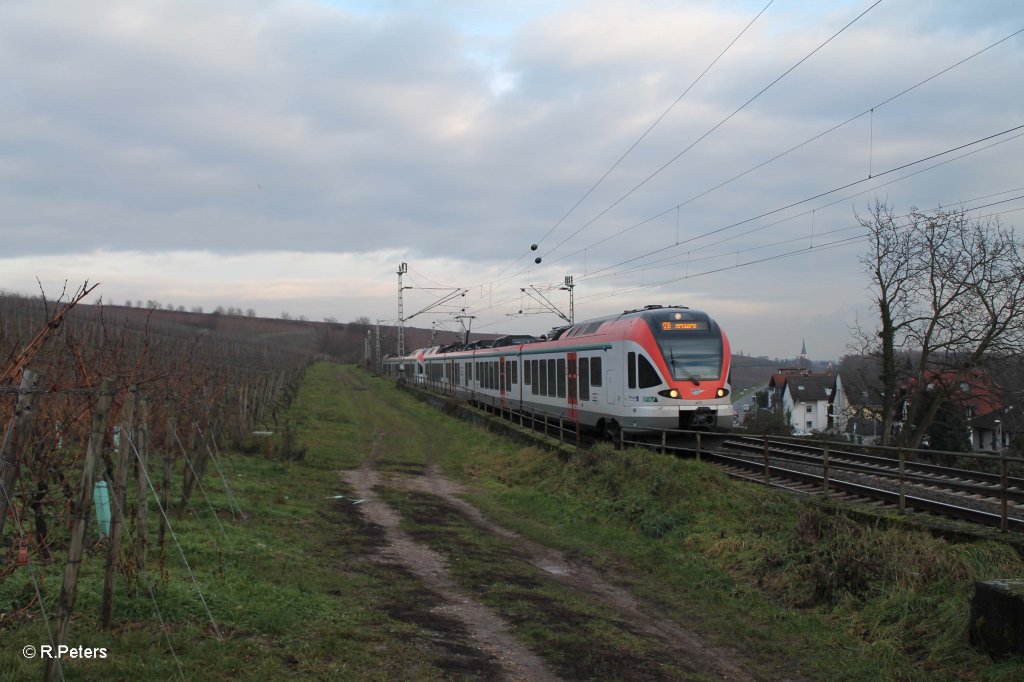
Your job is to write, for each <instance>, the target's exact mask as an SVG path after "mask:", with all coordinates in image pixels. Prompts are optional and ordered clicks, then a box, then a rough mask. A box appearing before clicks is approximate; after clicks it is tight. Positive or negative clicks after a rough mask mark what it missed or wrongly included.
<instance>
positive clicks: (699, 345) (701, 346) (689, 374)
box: [658, 332, 722, 383]
mask: <svg viewBox="0 0 1024 682" xmlns="http://www.w3.org/2000/svg"><path fill="white" fill-rule="evenodd" d="M658 345H659V346H660V347H661V352H662V355H663V356H664V358H665V364H666V365H668V368H669V371H671V372H672V378H673V379H677V380H683V381H693V382H695V383H696V382H699V381H704V380H712V379H718V378H719V377H720V376H721V375H722V336H721V335H720V334H716V333H714V332H710V333H709V332H704V333H694V334H688V335H685V336H676V335H672V336H668V335H664V334H661V335H658Z"/></svg>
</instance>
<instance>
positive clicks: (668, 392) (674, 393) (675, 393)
mask: <svg viewBox="0 0 1024 682" xmlns="http://www.w3.org/2000/svg"><path fill="white" fill-rule="evenodd" d="M658 395H660V396H661V397H663V398H672V399H674V400H678V399H679V398H681V397H682V396H681V395H679V389H676V388H666V389H665V390H664V391H658Z"/></svg>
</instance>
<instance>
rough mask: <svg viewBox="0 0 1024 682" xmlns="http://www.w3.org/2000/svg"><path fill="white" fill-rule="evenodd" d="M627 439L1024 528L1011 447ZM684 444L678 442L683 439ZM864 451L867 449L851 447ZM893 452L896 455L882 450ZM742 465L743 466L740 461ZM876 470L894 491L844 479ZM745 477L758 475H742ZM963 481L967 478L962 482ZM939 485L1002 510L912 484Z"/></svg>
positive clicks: (496, 410) (478, 396)
mask: <svg viewBox="0 0 1024 682" xmlns="http://www.w3.org/2000/svg"><path fill="white" fill-rule="evenodd" d="M423 383H424V384H425V385H426V386H425V387H426V388H429V389H430V390H432V391H434V392H438V393H441V394H445V395H449V396H450V397H451V398H452V399H455V398H456V395H455V388H456V387H455V386H454V385H452V384H451V383H450V382H448V381H445V380H440V381H438V380H428V381H425V382H423ZM469 402H471V403H473V404H475V405H476V406H478V407H479V408H481V409H483V410H485V411H486V412H488V413H491V414H494V415H496V416H500V417H502V418H504V419H507V420H509V421H511V422H513V423H516V422H518V424H519V425H520V426H522V427H524V428H525V427H527V426H528V427H529V428H530V430H531V431H534V432H539V433H542V434H543V435H544V436H545V437H549V438H550V437H557V438H558V440H559V442H560V443H573V444H575V445H576V446H577V447H582V446H583V445H584V444H590V443H591V442H593V441H594V440H596V438H594V437H593V436H589V435H587V434H586V433H583V432H581V431H580V426H579V422H578V421H576V420H570V419H568V418H567V417H566V416H565V414H563V413H558V412H554V411H546V410H543V409H537V408H533V407H520V406H519V405H518V404H517V401H514V400H512V399H509V398H499V397H495V396H492V395H489V394H483V393H471V394H470V396H469ZM633 433H634V434H636V435H634V436H633V437H631V438H627V436H626V433H625V431H623V430H621V429H620V430H619V431H618V432H617V433H616V434H615V438H614V443H615V446H616V447H618V448H619V449H625V448H626V447H629V446H633V447H641V448H645V449H654V450H657V451H659V452H661V453H663V454H668V453H675V454H687V455H692V456H694V457H696V458H697V459H698V460H700V459H706V460H709V461H712V462H715V463H720V464H724V465H725V466H732V467H738V466H742V467H744V468H746V469H747V470H751V469H755V470H756V472H757V473H760V474H761V476H760V477H759V480H760V481H761V482H763V483H764V484H765V485H768V486H772V485H778V483H777V481H782V480H790V481H798V482H800V483H803V484H811V485H812V486H813V487H814V488H817V489H818V490H820V493H821V494H823V495H825V496H828V495H829V494H830V492H831V491H837V492H844V493H849V494H851V495H858V496H861V497H866V498H869V499H874V500H880V501H882V502H884V503H886V504H893V505H895V506H897V507H898V509H899V512H900V513H905V512H906V511H907V509H908V508H909V509H916V510H919V511H924V512H929V513H935V514H942V515H944V516H948V517H952V518H958V519H962V520H966V521H970V522H972V523H981V524H985V525H991V526H998V527H999V529H1000V531H1001V532H1003V533H1006V532H1009V531H1010V530H1011V529H1012V530H1015V531H1022V530H1024V519H1020V518H1016V517H1014V516H1011V515H1010V513H1009V512H1010V504H1011V501H1012V502H1013V504H1014V505H1015V506H1016V505H1018V504H1019V505H1021V506H1024V478H1019V477H1015V476H1014V477H1011V476H1010V475H1009V470H1010V466H1011V465H1013V466H1015V467H1018V468H1024V467H1022V465H1024V458H1021V457H1014V456H1009V455H1007V454H1006V453H998V454H992V453H963V452H949V451H940V450H922V449H911V448H901V447H880V446H870V447H864V446H857V445H855V444H852V443H837V442H829V441H823V442H821V443H820V444H818V443H809V442H807V441H806V440H803V439H797V438H794V437H785V436H768V435H761V434H758V435H756V436H735V435H724V434H716V433H712V432H707V431H695V430H685V429H645V430H639V431H635V430H633ZM684 438H685V439H688V440H687V441H686V442H685V444H682V445H681V444H680V443H681V442H683V439H684ZM709 441H713V442H714V443H715V444H716V446H717V445H726V446H728V447H734V448H737V449H744V450H747V451H756V452H757V455H756V456H750V457H741V456H737V455H735V454H729V453H727V452H722V451H720V450H717V449H710V448H709V447H708V443H709ZM854 450H861V451H864V452H854ZM879 453H882V454H885V453H891V454H892V455H893V456H888V457H886V456H882V455H881V454H879ZM925 457H955V458H961V459H976V460H980V461H982V462H987V463H989V465H990V466H992V467H994V468H996V469H998V471H997V472H995V473H993V472H989V471H981V470H979V469H963V468H954V467H944V466H941V465H938V464H932V463H927V462H921V461H918V459H921V458H925ZM786 462H789V463H793V464H800V465H804V466H807V467H814V468H820V474H818V473H811V472H806V471H802V472H801V471H796V470H794V469H791V468H785V467H781V466H779V465H778V464H779V463H786ZM741 463H742V464H741ZM842 472H848V473H850V474H856V475H862V476H872V477H876V478H884V479H888V480H890V481H892V482H893V483H892V484H893V485H895V488H896V490H895V491H892V490H886V489H884V488H879V487H874V486H868V485H863V484H861V483H856V482H853V481H850V480H843V473H842ZM743 478H746V479H748V480H753V477H750V476H743ZM958 479H965V480H958ZM926 485H931V486H935V485H942V486H945V487H947V488H949V489H951V490H954V491H956V492H957V494H960V495H961V496H964V495H965V494H966V495H975V496H978V495H985V496H988V497H989V498H995V499H997V502H998V506H999V513H998V514H996V513H992V512H988V511H985V510H981V509H972V508H969V507H965V506H961V505H957V504H950V503H948V502H940V501H937V500H935V499H931V498H927V497H922V496H921V495H912V494H909V493H908V490H907V487H908V486H926Z"/></svg>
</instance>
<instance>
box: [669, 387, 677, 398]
mask: <svg viewBox="0 0 1024 682" xmlns="http://www.w3.org/2000/svg"><path fill="white" fill-rule="evenodd" d="M668 397H669V398H678V397H679V391H677V390H676V389H674V388H673V389H672V390H670V391H669V392H668Z"/></svg>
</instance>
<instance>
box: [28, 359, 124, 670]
mask: <svg viewBox="0 0 1024 682" xmlns="http://www.w3.org/2000/svg"><path fill="white" fill-rule="evenodd" d="M113 399H114V380H113V379H104V380H103V383H102V384H101V386H100V395H99V400H98V401H97V403H96V410H95V412H93V415H92V425H91V426H90V428H89V445H88V447H87V448H86V450H85V466H83V467H82V480H81V481H80V483H79V488H78V499H77V500H76V502H75V507H74V512H73V513H72V517H71V518H72V522H71V544H70V545H69V547H68V563H67V566H66V567H65V569H64V582H63V583H62V584H61V586H60V600H59V601H58V602H57V615H56V621H57V626H56V634H55V636H54V641H53V644H54V646H56V647H59V646H60V645H62V644H66V643H67V639H68V628H69V627H70V625H71V612H72V611H73V610H74V608H75V595H76V593H77V591H78V573H79V571H80V570H81V568H82V554H83V552H84V549H85V527H86V523H87V522H88V520H89V509H90V507H92V488H93V484H94V482H95V478H96V462H97V461H98V460H99V459H100V453H101V452H102V450H103V442H104V438H105V437H106V431H107V418H108V417H109V416H110V404H111V403H112V402H113ZM58 660H59V659H57V658H50V659H47V661H46V671H45V673H44V675H43V679H44V680H46V681H47V682H49V681H50V680H53V679H54V674H55V673H56V672H57V665H58Z"/></svg>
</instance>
